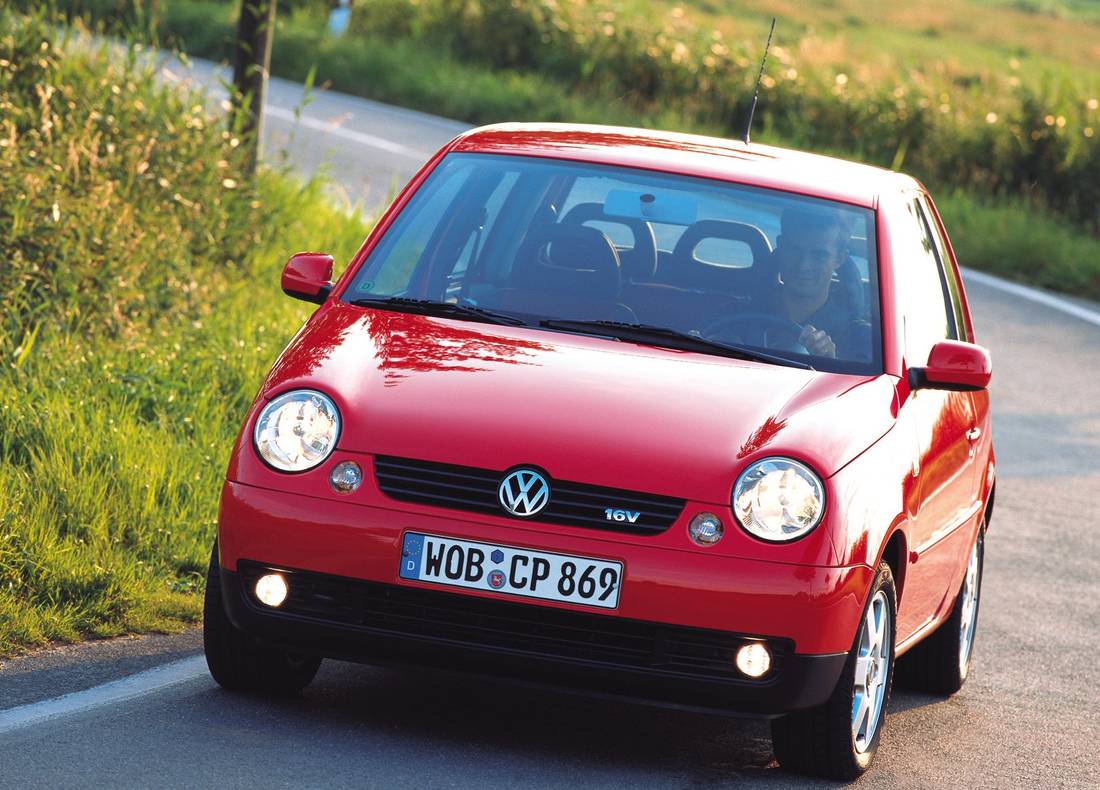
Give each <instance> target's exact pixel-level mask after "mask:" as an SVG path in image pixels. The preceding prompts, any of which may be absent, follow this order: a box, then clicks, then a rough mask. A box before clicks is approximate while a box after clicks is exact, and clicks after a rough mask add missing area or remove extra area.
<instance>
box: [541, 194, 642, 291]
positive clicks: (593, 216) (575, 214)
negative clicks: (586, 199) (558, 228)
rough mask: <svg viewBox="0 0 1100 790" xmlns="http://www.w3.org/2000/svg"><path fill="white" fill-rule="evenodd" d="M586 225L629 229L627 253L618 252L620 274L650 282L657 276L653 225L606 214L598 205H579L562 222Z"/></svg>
mask: <svg viewBox="0 0 1100 790" xmlns="http://www.w3.org/2000/svg"><path fill="white" fill-rule="evenodd" d="M586 222H607V223H610V224H613V225H622V226H623V227H625V228H628V229H629V230H630V235H631V236H632V237H633V238H634V244H633V247H632V248H631V249H629V250H617V252H618V253H619V263H620V264H621V265H622V273H623V274H625V275H626V276H627V277H629V278H631V279H632V280H649V279H651V278H652V277H653V275H654V274H656V273H657V238H656V237H655V236H654V235H653V226H652V225H650V224H649V223H648V222H646V221H645V220H643V219H638V218H637V217H621V216H618V215H615V214H607V213H606V212H605V211H604V207H603V204H601V203H578V204H577V205H575V206H573V208H571V209H569V213H567V214H566V215H565V216H564V217H562V223H563V224H566V225H584V224H585V223H586Z"/></svg>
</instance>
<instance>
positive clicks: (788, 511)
mask: <svg viewBox="0 0 1100 790" xmlns="http://www.w3.org/2000/svg"><path fill="white" fill-rule="evenodd" d="M824 512H825V486H824V485H823V484H822V482H821V478H820V477H818V476H817V475H816V474H814V473H813V472H812V471H811V470H810V468H809V467H807V466H805V465H804V464H800V463H799V462H798V461H793V460H791V459H790V458H765V459H763V460H761V461H757V462H756V463H754V464H753V465H752V466H750V467H749V468H748V469H746V470H745V471H744V472H742V473H741V476H740V477H739V478H737V484H736V485H735V486H734V487H733V514H734V515H735V516H737V520H738V521H739V522H740V524H741V526H742V527H744V528H745V530H747V531H748V532H749V533H750V534H752V535H755V536H756V537H758V538H760V539H761V540H768V541H774V542H784V541H788V540H796V539H798V538H801V537H802V536H803V535H805V534H806V533H808V532H809V531H810V530H811V529H813V528H814V527H816V526H817V522H819V521H820V520H821V514H822V513H824Z"/></svg>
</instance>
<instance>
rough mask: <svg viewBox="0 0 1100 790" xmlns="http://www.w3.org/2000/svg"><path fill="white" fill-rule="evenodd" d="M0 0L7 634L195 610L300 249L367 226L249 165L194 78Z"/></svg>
mask: <svg viewBox="0 0 1100 790" xmlns="http://www.w3.org/2000/svg"><path fill="white" fill-rule="evenodd" d="M51 38H52V32H51V30H50V29H49V28H48V27H47V26H46V24H45V22H44V20H43V19H42V18H41V17H37V18H27V17H20V16H17V15H13V14H12V13H9V12H6V11H0V108H3V112H2V113H0V226H3V227H5V228H7V229H10V231H6V232H5V233H3V234H0V260H4V261H5V264H4V266H2V267H0V291H2V292H3V293H4V294H5V311H4V313H3V314H2V316H0V655H5V654H10V653H12V652H15V651H17V650H20V649H22V648H25V647H28V646H33V645H38V644H43V643H45V642H48V641H52V640H74V639H78V638H80V637H83V636H87V635H96V636H102V635H110V634H118V633H123V632H136V631H147V630H172V629H174V628H177V627H179V626H180V624H182V623H186V622H189V621H194V620H196V619H197V618H198V617H199V614H200V608H201V606H200V601H201V598H200V596H199V593H200V592H201V589H202V586H203V572H204V570H205V565H206V562H207V560H208V558H209V551H210V543H211V541H212V538H213V533H214V525H215V519H216V511H217V500H218V494H219V491H220V485H221V480H222V478H223V476H224V469H225V466H226V462H227V457H226V456H227V453H228V451H229V448H230V447H231V446H232V442H233V438H234V436H235V434H236V432H237V430H238V429H239V426H240V420H241V418H242V415H243V414H244V413H245V411H246V409H247V406H248V404H249V403H250V402H251V399H252V397H253V396H254V393H255V391H256V389H257V387H258V385H259V383H260V381H261V378H262V375H263V373H264V371H265V370H266V369H267V368H268V367H269V366H270V364H271V362H272V361H273V360H274V357H275V356H276V354H277V353H278V352H279V350H280V349H281V348H282V347H283V345H284V344H285V343H286V341H287V340H288V338H289V334H290V333H291V332H292V331H293V329H294V328H295V327H296V326H297V325H298V324H299V323H300V322H301V321H302V320H303V319H304V317H305V316H306V315H307V308H305V307H303V306H300V303H295V302H292V301H291V300H288V299H286V298H285V297H283V296H282V294H281V292H280V291H279V288H278V284H277V281H278V273H279V269H280V266H281V264H282V262H283V261H284V260H285V258H286V256H287V254H288V252H289V251H293V250H297V249H306V248H316V247H324V248H326V249H329V250H331V251H332V252H334V253H335V254H336V255H337V256H338V257H343V258H344V259H347V258H348V257H350V255H351V253H352V252H353V251H354V249H355V248H356V247H357V246H358V244H359V242H360V241H361V240H362V237H363V235H364V233H365V230H366V228H365V227H364V225H363V224H362V222H361V220H359V219H357V218H356V217H355V216H352V215H351V214H349V213H345V212H342V211H339V210H336V209H334V208H333V207H332V205H331V200H330V198H328V197H327V196H326V195H325V194H323V192H322V188H321V186H320V185H319V184H317V183H312V184H309V185H306V186H302V185H300V184H298V183H297V182H295V181H293V180H292V179H290V178H288V177H286V176H283V175H281V174H279V173H273V172H265V173H263V174H262V175H261V176H260V177H259V178H258V180H256V181H255V182H252V181H251V180H250V179H248V178H247V177H246V176H245V175H244V174H243V172H242V170H241V166H242V163H241V157H240V146H239V145H238V142H239V140H238V139H236V138H235V137H234V136H233V135H232V133H230V132H227V131H224V123H223V122H222V121H221V120H220V119H218V118H214V117H211V116H210V115H208V114H207V113H206V111H205V110H204V109H203V107H204V106H205V105H204V100H203V98H202V97H201V96H200V95H198V94H189V95H184V94H180V93H179V92H177V91H175V90H172V89H167V88H161V87H158V86H157V84H156V83H155V81H154V79H153V77H152V75H151V74H150V73H149V72H148V71H147V70H145V69H144V68H143V67H141V66H139V65H138V64H137V63H135V62H134V61H133V60H132V59H131V60H129V61H126V60H124V59H122V60H120V59H119V58H117V57H110V58H107V57H103V56H102V54H101V56H99V57H94V56H65V57H63V56H61V55H60V54H58V52H57V51H56V50H55V49H54V48H53V47H52V46H50V45H49V44H48V43H46V42H48V41H49V40H50V39H51Z"/></svg>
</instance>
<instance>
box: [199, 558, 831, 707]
mask: <svg viewBox="0 0 1100 790" xmlns="http://www.w3.org/2000/svg"><path fill="white" fill-rule="evenodd" d="M239 568H240V573H235V572H232V571H227V570H225V569H224V568H223V569H222V570H221V582H222V591H223V600H224V602H225V607H226V613H227V615H228V616H229V618H230V620H231V621H232V622H233V624H234V625H236V627H237V628H239V629H241V630H242V631H244V632H246V633H248V634H250V635H252V636H253V637H255V638H257V639H260V640H262V641H265V642H267V643H269V644H272V645H275V646H279V647H283V648H287V649H291V650H295V651H297V652H302V653H308V654H313V655H321V656H325V657H329V658H337V659H342V660H347V661H357V662H361V663H367V664H380V665H391V666H393V665H396V666H418V667H433V668H437V669H443V670H447V671H457V672H464V673H472V674H478V675H492V676H494V677H504V678H510V679H515V680H521V681H527V682H536V683H549V684H552V685H555V686H561V687H567V688H572V689H577V690H581V691H586V692H593V693H598V694H601V695H613V696H617V697H629V698H632V699H638V700H644V701H649V702H654V703H658V704H670V705H676V706H681V707H691V708H699V709H706V710H711V711H719V712H723V713H729V714H735V715H747V716H765V717H766V716H776V715H781V714H783V713H786V712H788V711H791V710H795V709H798V708H807V707H812V706H814V705H818V704H820V703H822V702H824V701H825V700H826V699H827V698H828V696H829V695H830V694H831V693H832V690H833V688H834V687H835V686H836V682H837V679H838V678H839V677H840V672H841V670H842V669H843V667H844V661H845V658H846V655H845V654H844V653H838V654H828V655H802V654H798V653H794V652H792V651H786V650H784V648H785V647H786V646H788V645H789V642H787V641H786V640H774V641H770V640H769V641H770V644H771V646H772V647H773V648H774V649H775V653H776V656H777V658H778V659H779V660H778V661H777V666H776V667H775V668H774V669H773V670H772V671H771V672H770V673H769V674H768V675H767V676H765V678H764V679H762V680H760V681H753V680H749V679H747V678H744V677H742V676H740V675H739V674H737V673H736V672H735V671H727V672H726V676H724V677H721V676H717V675H716V673H715V670H714V667H713V666H711V665H710V664H707V663H705V662H703V663H700V664H699V666H698V668H697V669H696V670H694V671H693V669H692V668H691V667H689V666H688V665H686V664H685V663H683V660H681V661H680V663H679V664H678V663H676V661H666V662H662V663H661V664H660V665H658V666H639V665H637V664H634V665H631V664H629V663H626V660H625V659H623V658H622V656H623V655H624V652H623V650H625V648H623V649H622V650H620V651H619V652H616V651H614V650H610V651H605V653H603V654H596V653H593V654H590V655H584V654H577V653H576V651H575V650H574V651H573V654H563V653H562V652H560V651H559V652H555V651H554V649H553V647H552V642H553V640H551V647H547V646H546V645H547V640H546V639H545V638H544V639H542V640H541V641H539V640H530V639H529V640H528V642H527V643H525V644H527V645H528V647H527V649H524V647H522V646H517V644H518V643H516V642H514V641H513V642H502V641H501V640H500V638H499V634H500V631H499V629H497V630H494V631H492V632H491V633H492V635H493V636H494V637H496V638H495V639H490V638H483V639H478V638H477V636H476V633H478V629H473V630H471V628H469V627H467V628H466V629H465V630H463V631H459V630H455V628H451V629H444V630H440V628H439V622H438V621H434V627H428V625H425V622H426V621H424V620H423V619H421V620H417V621H413V620H410V619H409V618H405V619H403V620H401V619H398V618H394V617H393V616H392V615H388V616H385V617H382V616H375V615H374V614H373V613H372V612H370V611H368V612H367V613H366V614H365V615H363V616H359V617H355V618H352V617H349V615H348V612H349V609H351V608H352V607H351V606H350V605H349V603H348V601H347V600H337V597H338V596H335V595H334V594H333V593H332V590H333V589H337V590H339V589H347V588H351V589H356V588H369V589H370V595H371V596H375V597H377V596H378V595H380V594H381V595H382V596H383V597H385V598H386V600H387V602H388V601H390V600H391V598H398V599H402V598H405V597H413V598H414V599H416V600H417V602H418V603H422V599H424V598H425V597H428V598H430V599H431V600H432V601H433V602H434V603H436V604H443V605H450V606H454V605H457V607H456V609H455V617H456V620H457V619H459V618H460V617H461V616H468V614H469V613H468V611H467V610H468V609H469V608H470V604H471V603H475V602H476V603H478V604H479V606H480V609H481V610H484V609H485V608H486V606H488V607H492V608H493V609H494V610H496V609H503V610H504V611H505V612H506V613H507V612H508V611H510V608H511V610H512V611H522V612H532V611H539V612H540V614H542V615H552V616H553V618H556V619H557V620H561V619H562V618H564V617H568V616H569V615H570V613H568V612H564V613H562V610H557V609H550V608H547V607H531V606H529V605H526V604H511V603H509V602H501V601H496V600H495V599H484V598H474V597H471V596H466V595H461V594H452V593H448V592H442V591H441V592H436V591H434V590H422V589H419V588H408V587H404V586H397V585H382V584H377V583H372V582H360V581H357V580H350V579H342V578H340V577H331V576H324V575H322V574H314V573H300V574H299V573H294V572H291V574H290V586H291V589H292V593H291V598H290V599H288V602H287V604H285V605H284V607H285V608H280V609H269V608H267V607H264V606H262V605H261V604H259V603H258V602H257V601H255V600H254V599H253V598H252V596H251V595H250V593H249V588H250V587H251V583H250V582H251V580H252V579H254V578H255V577H256V576H257V575H258V574H259V573H261V572H262V571H263V570H264V569H265V568H264V566H262V565H259V564H257V563H248V562H244V561H242V562H241V563H240V566H239ZM295 576H300V577H301V581H302V582H303V583H304V582H305V581H306V580H307V577H308V580H309V582H310V583H311V584H312V585H314V587H315V588H318V584H319V583H320V585H321V586H320V587H319V588H318V589H321V590H322V591H323V592H321V593H315V594H314V595H315V596H316V597H320V598H321V599H322V600H331V610H326V609H325V608H324V607H320V606H317V605H313V606H312V607H310V608H308V609H306V608H305V607H304V604H302V605H299V606H295V604H296V603H297V602H296V600H295V598H294V595H295V593H294V592H293V590H295V588H296V587H299V586H301V585H299V584H297V583H296V581H297V580H296V579H295ZM326 584H327V586H325V585H326ZM362 595H363V593H362V592H361V591H360V592H359V593H358V597H357V598H356V599H355V601H356V604H355V608H357V609H358V608H361V607H362V605H363V604H362V600H363V598H362ZM296 608H297V609H298V611H295V609H296ZM368 608H369V607H368ZM496 614H497V612H495V611H494V612H493V615H490V617H492V616H495V615H496ZM478 616H479V617H480V618H481V620H480V621H479V622H484V621H485V618H486V615H485V614H484V613H483V612H482V611H479V613H478ZM589 617H595V616H588V615H584V614H581V615H579V617H578V622H584V620H582V619H581V618H589ZM609 620H610V621H611V622H608V621H609ZM602 622H603V623H605V624H606V625H608V626H617V625H619V624H620V623H622V622H624V621H622V620H621V619H620V618H606V619H603V620H602ZM625 622H629V623H632V624H637V625H639V626H649V627H650V628H651V629H653V628H658V627H659V626H658V624H653V623H639V622H638V621H625ZM429 625H430V624H429ZM451 625H453V624H451ZM467 625H468V623H467ZM554 627H555V628H561V627H562V626H561V624H560V623H554ZM677 630H682V631H685V632H687V633H688V635H689V636H694V635H695V634H696V633H698V634H701V635H704V636H705V635H709V634H719V635H721V636H723V637H727V638H728V640H730V641H736V640H742V641H743V640H744V639H745V637H744V636H742V635H738V634H725V633H724V632H707V631H703V630H701V629H677ZM480 632H481V633H488V632H487V631H486V629H485V628H481V629H480ZM599 636H600V637H601V638H603V637H604V636H605V635H604V634H602V633H601V634H600V635H599ZM623 638H625V637H623ZM700 638H701V637H700ZM559 641H560V640H559ZM605 641H606V640H605ZM688 643H689V644H690V643H691V640H688ZM530 645H539V647H538V649H532V648H531V647H530ZM696 660H698V659H696ZM712 663H713V662H712Z"/></svg>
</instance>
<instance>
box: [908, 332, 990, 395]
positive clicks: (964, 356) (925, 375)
mask: <svg viewBox="0 0 1100 790" xmlns="http://www.w3.org/2000/svg"><path fill="white" fill-rule="evenodd" d="M992 375H993V362H992V360H991V359H990V358H989V352H988V351H986V350H985V349H984V348H982V347H981V346H978V345H975V344H974V343H963V342H960V341H958V340H941V341H940V342H939V343H936V345H934V346H932V351H931V353H929V354H928V364H927V365H926V366H925V367H923V368H909V389H912V390H921V389H925V390H953V391H955V392H975V391H977V390H984V389H985V388H986V387H988V386H989V379H990V377H991V376H992Z"/></svg>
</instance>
